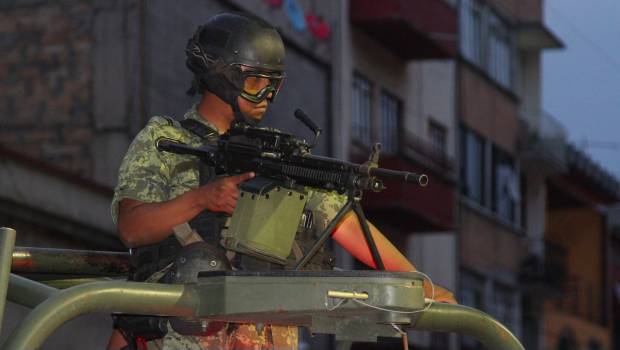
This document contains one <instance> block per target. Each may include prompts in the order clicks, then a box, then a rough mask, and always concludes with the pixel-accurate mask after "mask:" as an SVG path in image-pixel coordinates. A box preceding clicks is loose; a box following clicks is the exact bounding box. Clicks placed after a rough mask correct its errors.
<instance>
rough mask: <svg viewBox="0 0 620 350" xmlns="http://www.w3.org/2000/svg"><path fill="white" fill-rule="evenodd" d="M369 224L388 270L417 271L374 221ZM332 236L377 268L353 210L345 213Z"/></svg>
mask: <svg viewBox="0 0 620 350" xmlns="http://www.w3.org/2000/svg"><path fill="white" fill-rule="evenodd" d="M368 226H369V227H370V234H371V235H372V238H373V239H374V241H375V244H376V246H377V250H378V251H379V255H380V256H381V260H382V261H383V265H384V266H385V269H386V270H387V271H416V269H415V267H414V266H413V265H412V264H411V263H410V262H409V260H407V258H406V257H405V256H404V255H403V254H402V253H401V252H400V251H398V249H397V248H396V247H395V246H394V245H393V244H392V243H391V242H390V241H389V240H388V239H387V238H386V237H385V236H384V235H383V234H382V233H381V232H379V230H378V229H377V228H376V227H375V226H374V225H373V224H372V223H370V222H368ZM332 238H333V239H334V240H335V241H336V242H338V244H340V245H341V246H342V247H343V248H344V249H345V250H346V251H347V252H349V253H350V254H351V255H353V256H354V257H355V258H356V259H357V260H359V261H361V262H363V263H364V264H366V265H368V266H370V267H372V268H373V269H376V268H377V266H376V265H375V262H374V259H373V258H372V253H371V252H370V248H368V244H367V243H366V239H365V238H364V233H363V231H362V227H361V226H360V223H359V221H358V220H357V216H355V214H354V213H353V212H349V213H347V214H345V216H344V217H343V218H342V220H341V221H340V223H339V224H338V226H336V228H335V229H334V231H333V232H332Z"/></svg>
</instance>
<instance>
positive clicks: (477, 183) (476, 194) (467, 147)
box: [461, 127, 485, 205]
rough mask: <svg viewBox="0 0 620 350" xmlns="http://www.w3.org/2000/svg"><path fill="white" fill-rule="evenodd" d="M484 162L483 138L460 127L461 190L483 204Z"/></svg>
mask: <svg viewBox="0 0 620 350" xmlns="http://www.w3.org/2000/svg"><path fill="white" fill-rule="evenodd" d="M484 163H485V162H484V140H483V139H482V137H480V136H478V135H477V134H476V133H474V132H473V131H472V130H469V129H467V128H465V127H461V179H462V180H463V181H462V184H463V188H462V192H463V194H464V195H465V196H467V197H468V198H470V199H472V200H474V201H476V202H477V203H479V204H481V205H484V184H485V181H484Z"/></svg>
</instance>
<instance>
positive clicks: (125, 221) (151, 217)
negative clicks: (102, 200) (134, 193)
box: [117, 173, 254, 247]
mask: <svg viewBox="0 0 620 350" xmlns="http://www.w3.org/2000/svg"><path fill="white" fill-rule="evenodd" d="M253 176H254V174H253V173H245V174H241V175H237V176H229V177H222V178H220V179H218V180H216V181H213V182H211V183H209V184H207V185H205V186H202V187H199V188H196V189H194V190H190V191H188V192H185V193H184V194H182V195H180V196H178V197H176V198H174V199H172V200H169V201H165V202H159V203H145V202H141V201H139V200H136V199H131V198H124V199H122V200H121V201H120V202H119V208H118V224H117V228H118V232H119V236H120V239H121V241H122V242H123V243H124V244H125V245H126V246H127V247H136V246H142V245H147V244H153V243H157V242H160V241H162V240H164V239H165V238H166V237H167V236H168V235H169V234H170V233H171V232H172V228H173V227H174V226H176V225H179V224H182V223H184V222H187V221H189V220H191V219H192V218H194V217H195V216H196V215H198V214H199V213H200V212H201V211H203V210H205V209H209V210H211V211H215V212H225V213H228V214H232V212H233V210H234V208H235V205H236V203H237V198H238V196H239V189H238V187H237V186H238V185H239V184H240V183H241V182H243V181H246V180H248V179H250V178H252V177H253Z"/></svg>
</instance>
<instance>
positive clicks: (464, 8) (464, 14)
mask: <svg viewBox="0 0 620 350" xmlns="http://www.w3.org/2000/svg"><path fill="white" fill-rule="evenodd" d="M482 34H483V32H482V5H481V4H480V2H479V1H477V0H461V52H462V53H463V56H465V57H466V58H467V59H469V60H470V61H471V62H473V63H476V64H478V65H480V66H482V65H483V63H484V62H483V61H482V57H483V55H482V48H483V45H482V42H483V38H482Z"/></svg>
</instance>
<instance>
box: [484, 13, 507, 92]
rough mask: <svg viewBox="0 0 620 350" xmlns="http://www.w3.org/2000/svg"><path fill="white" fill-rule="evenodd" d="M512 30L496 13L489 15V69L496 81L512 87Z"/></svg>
mask: <svg viewBox="0 0 620 350" xmlns="http://www.w3.org/2000/svg"><path fill="white" fill-rule="evenodd" d="M511 41H512V40H511V38H510V32H509V30H508V27H507V26H506V24H505V23H504V22H503V21H502V20H501V19H500V18H499V17H498V16H496V15H494V14H490V15H489V53H488V55H489V56H488V70H489V74H490V75H491V77H493V79H495V81H497V82H498V83H500V85H502V86H503V87H505V88H507V89H510V88H511V87H512V74H511V68H512V62H511V61H512V60H511V57H512V54H511V46H510V43H511Z"/></svg>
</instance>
